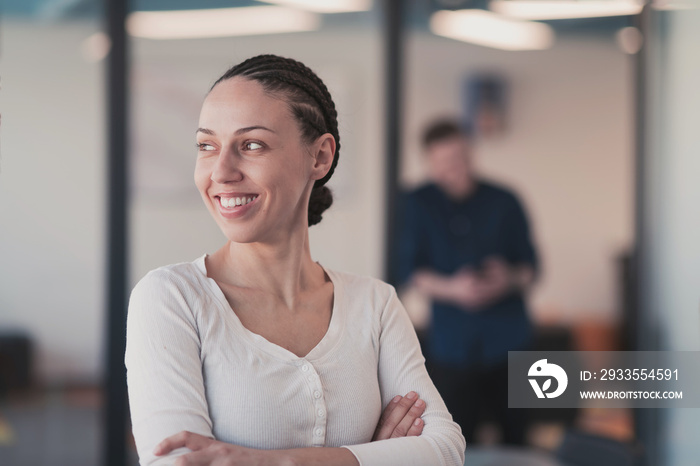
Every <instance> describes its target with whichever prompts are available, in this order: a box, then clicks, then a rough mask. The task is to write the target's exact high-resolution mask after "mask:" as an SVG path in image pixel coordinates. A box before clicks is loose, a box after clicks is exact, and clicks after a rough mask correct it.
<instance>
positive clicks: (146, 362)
mask: <svg viewBox="0 0 700 466" xmlns="http://www.w3.org/2000/svg"><path fill="white" fill-rule="evenodd" d="M192 299H193V298H192V296H191V294H190V293H188V285H186V284H185V283H183V282H182V281H181V280H178V278H177V277H176V276H175V275H174V274H171V273H169V272H167V271H163V270H157V271H154V272H151V273H149V274H148V275H147V276H146V277H144V278H143V279H142V280H141V281H140V282H139V284H138V285H137V286H136V288H134V290H133V292H132V294H131V299H130V302H129V313H128V318H127V345H126V355H125V363H126V367H127V381H128V386H129V403H130V407H131V415H132V424H133V433H134V438H135V440H136V447H137V450H138V454H139V458H140V461H141V464H142V465H164V464H172V462H173V461H174V460H173V457H174V456H179V455H182V454H184V453H187V452H188V451H189V450H187V449H178V450H176V451H174V452H172V453H171V454H170V455H168V456H167V457H163V458H157V457H155V456H154V455H153V449H154V448H155V446H156V445H157V444H158V443H160V442H161V441H162V440H164V439H165V438H166V437H169V436H171V435H173V434H176V433H178V432H180V431H182V430H189V431H191V432H195V433H198V434H201V435H205V436H208V437H213V435H212V423H211V420H210V418H209V412H208V408H207V401H206V396H205V390H204V382H203V377H202V363H201V360H200V356H199V355H200V340H199V336H198V332H197V324H196V320H195V318H194V316H193V311H192V302H191V301H192Z"/></svg>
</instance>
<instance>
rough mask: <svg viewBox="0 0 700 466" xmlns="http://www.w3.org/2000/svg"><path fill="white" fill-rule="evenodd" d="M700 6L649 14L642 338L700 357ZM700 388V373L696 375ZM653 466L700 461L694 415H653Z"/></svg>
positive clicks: (675, 5) (699, 427)
mask: <svg viewBox="0 0 700 466" xmlns="http://www.w3.org/2000/svg"><path fill="white" fill-rule="evenodd" d="M699 7H700V5H699V4H697V3H696V2H688V3H685V4H679V2H670V3H669V4H664V5H659V8H657V9H651V10H650V12H649V22H648V25H649V26H648V27H649V33H648V37H649V49H648V60H647V68H646V69H645V74H646V76H647V77H648V82H647V86H646V94H645V96H644V97H645V99H646V106H645V108H646V112H645V117H646V118H645V122H644V123H645V133H644V141H645V146H644V147H645V150H644V154H643V155H644V158H643V179H642V182H643V184H642V194H643V197H642V198H641V202H642V204H641V207H642V218H641V225H640V227H641V234H642V244H641V247H642V248H641V253H642V257H641V258H642V269H641V270H642V276H641V279H642V283H641V285H642V287H641V294H640V298H641V303H642V309H643V311H644V316H645V320H644V324H645V327H644V328H643V329H642V331H643V332H642V335H643V336H644V337H645V338H646V339H645V341H644V344H645V346H646V347H648V348H650V349H659V350H664V351H698V350H700V313H699V309H700V292H699V291H698V286H697V284H698V281H699V280H700V265H698V260H697V259H698V257H700V247H699V246H698V242H697V240H696V238H697V237H698V235H699V234H700V219H699V217H698V215H697V205H698V202H700V188H699V187H698V183H697V179H696V176H695V174H696V173H698V172H699V170H700V159H699V158H698V151H699V150H700V143H699V142H698V139H697V128H696V126H697V121H698V118H699V117H700V110H699V109H700V88H699V87H698V82H700V62H699V61H698V59H697V50H696V47H697V44H698V43H699V42H698V41H700V9H699ZM691 376H693V377H695V380H696V381H697V386H698V387H700V379H698V378H697V374H692V375H691ZM655 415H656V416H657V419H656V426H655V427H656V430H650V431H649V436H650V437H651V438H654V439H655V440H656V441H655V448H654V449H653V450H652V452H653V454H654V457H653V458H652V459H651V460H652V462H651V463H650V464H664V465H669V466H676V465H677V466H680V465H686V464H692V463H693V462H696V461H697V457H698V454H700V448H699V447H698V444H697V441H696V439H697V438H698V435H700V420H699V419H698V416H697V410H696V409H673V410H671V409H668V410H663V411H661V412H659V413H655Z"/></svg>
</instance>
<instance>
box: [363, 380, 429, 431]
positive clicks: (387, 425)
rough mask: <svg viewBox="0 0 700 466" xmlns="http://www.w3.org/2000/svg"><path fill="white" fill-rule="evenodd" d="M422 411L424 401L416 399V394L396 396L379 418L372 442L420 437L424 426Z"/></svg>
mask: <svg viewBox="0 0 700 466" xmlns="http://www.w3.org/2000/svg"><path fill="white" fill-rule="evenodd" d="M424 411H425V401H423V400H421V399H420V398H418V395H417V394H416V392H408V394H406V396H401V395H396V396H395V397H394V398H393V399H392V400H391V401H390V402H389V404H388V405H387V407H386V408H385V409H384V412H383V413H382V417H381V418H379V423H378V424H377V429H376V430H375V431H374V436H373V437H372V441H373V442H374V441H377V440H386V439H389V438H397V437H413V436H416V435H420V434H421V433H422V432H423V426H424V425H425V424H424V423H423V419H421V416H422V415H423V412H424Z"/></svg>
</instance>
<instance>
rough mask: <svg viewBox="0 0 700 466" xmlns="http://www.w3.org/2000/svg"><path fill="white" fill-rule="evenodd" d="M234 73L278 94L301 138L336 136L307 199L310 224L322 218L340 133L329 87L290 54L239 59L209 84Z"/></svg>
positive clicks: (329, 197) (329, 198) (330, 199)
mask: <svg viewBox="0 0 700 466" xmlns="http://www.w3.org/2000/svg"><path fill="white" fill-rule="evenodd" d="M236 76H241V77H244V78H245V79H249V80H251V81H256V82H258V83H260V84H261V85H262V86H263V89H265V91H266V92H268V93H270V94H281V95H282V96H283V97H284V98H285V100H286V101H287V102H288V104H289V107H290V109H291V111H292V114H293V115H294V117H295V118H296V120H297V121H298V122H299V126H300V128H301V135H302V139H303V140H304V141H305V142H306V143H309V144H310V143H312V142H313V141H315V140H316V139H317V138H318V137H319V136H321V135H323V134H325V133H330V134H331V136H333V138H334V139H335V147H336V148H335V154H334V155H333V162H332V164H331V168H330V170H328V173H327V174H326V175H325V176H324V177H323V178H321V179H318V180H316V182H315V183H314V187H313V189H312V190H311V198H310V199H309V226H311V225H315V224H317V223H318V222H320V221H321V218H322V216H321V214H322V213H323V212H324V211H325V210H326V209H328V208H329V207H330V206H331V204H333V195H332V193H331V191H330V189H328V187H327V186H325V184H326V182H328V180H329V179H330V177H331V176H332V175H333V172H334V171H335V167H336V165H338V155H339V152H340V135H339V134H338V112H337V111H336V109H335V104H334V103H333V99H332V98H331V95H330V93H329V92H328V88H327V87H326V85H325V84H324V83H323V81H321V78H319V77H318V76H317V75H316V73H314V72H313V71H311V69H309V68H308V67H307V66H306V65H304V64H303V63H301V62H298V61H296V60H293V59H291V58H284V57H279V56H277V55H258V56H255V57H252V58H249V59H247V60H245V61H244V62H241V63H239V64H238V65H235V66H233V67H232V68H230V69H229V70H228V71H226V73H224V74H223V76H221V77H220V78H219V79H218V80H217V81H216V82H215V83H214V85H213V86H212V87H211V88H212V89H214V88H215V87H216V85H217V84H219V83H220V82H221V81H225V80H227V79H231V78H233V77H236Z"/></svg>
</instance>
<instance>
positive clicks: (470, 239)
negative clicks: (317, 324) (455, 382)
mask: <svg viewBox="0 0 700 466" xmlns="http://www.w3.org/2000/svg"><path fill="white" fill-rule="evenodd" d="M401 207H402V209H401V210H402V216H401V223H400V224H401V230H400V232H399V239H398V255H397V257H398V267H397V272H398V279H399V283H404V282H406V281H407V280H408V279H409V278H410V277H411V275H412V274H413V273H414V272H415V271H416V270H418V269H430V270H433V271H435V272H438V273H440V274H445V275H452V274H454V273H455V272H457V271H458V270H459V269H461V268H463V267H471V268H473V269H475V270H479V269H480V268H481V267H482V265H483V262H484V260H485V259H487V258H491V257H498V258H500V259H503V260H505V261H506V262H507V263H508V264H510V265H531V266H532V267H533V268H534V269H535V270H536V269H537V255H536V252H535V248H534V246H533V244H532V240H531V237H530V229H529V226H528V221H527V216H526V214H525V211H524V209H523V207H522V206H521V203H520V201H519V200H518V198H517V196H516V195H515V194H514V193H512V192H511V191H509V190H507V189H505V188H503V187H500V186H497V185H495V184H493V183H489V182H486V181H478V182H477V186H476V188H475V190H474V191H473V192H472V193H471V194H470V195H469V197H467V198H466V199H465V200H463V201H459V202H457V201H454V200H452V199H450V198H449V197H447V195H446V194H445V193H444V192H443V191H442V190H440V189H439V188H438V187H437V186H436V185H433V184H430V185H427V186H424V187H422V188H419V189H417V190H416V191H413V192H411V193H409V194H408V195H406V196H405V197H404V199H403V202H402V206H401ZM531 338H532V325H531V322H530V320H529V318H528V315H527V311H526V306H525V302H524V300H523V297H522V295H521V294H510V295H508V296H506V297H504V298H503V299H501V300H500V301H497V302H495V303H493V304H491V305H489V306H487V307H485V308H482V309H478V310H465V309H462V308H459V307H457V306H455V305H452V304H449V303H445V302H437V301H436V302H433V303H432V323H431V327H430V330H429V334H428V347H427V350H428V351H427V353H428V355H429V357H430V358H431V359H432V360H433V361H434V362H436V363H438V364H441V365H443V366H451V367H455V368H469V367H474V366H491V365H495V364H498V363H503V362H505V360H506V359H507V356H508V351H514V350H522V349H526V348H527V346H528V344H529V343H530V341H531Z"/></svg>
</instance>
